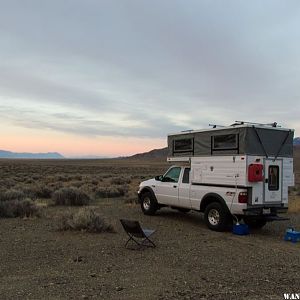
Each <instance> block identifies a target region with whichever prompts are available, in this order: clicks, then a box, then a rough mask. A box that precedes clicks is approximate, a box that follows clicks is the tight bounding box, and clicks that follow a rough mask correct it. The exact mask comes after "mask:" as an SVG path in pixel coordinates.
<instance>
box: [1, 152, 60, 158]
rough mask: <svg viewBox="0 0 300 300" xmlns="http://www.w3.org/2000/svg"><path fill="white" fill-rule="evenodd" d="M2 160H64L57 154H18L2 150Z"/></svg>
mask: <svg viewBox="0 0 300 300" xmlns="http://www.w3.org/2000/svg"><path fill="white" fill-rule="evenodd" d="M0 158H32V159H34V158H35V159H58V158H64V157H63V156H62V155H61V154H59V153H57V152H48V153H26V152H24V153H17V152H11V151H5V150H0Z"/></svg>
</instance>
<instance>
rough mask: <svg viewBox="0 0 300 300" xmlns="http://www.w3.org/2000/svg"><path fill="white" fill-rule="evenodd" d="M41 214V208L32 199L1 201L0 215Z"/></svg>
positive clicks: (29, 215)
mask: <svg viewBox="0 0 300 300" xmlns="http://www.w3.org/2000/svg"><path fill="white" fill-rule="evenodd" d="M32 216H39V209H38V207H37V206H36V204H35V203H34V202H33V201H32V200H31V199H25V200H10V201H0V217H2V218H16V217H32Z"/></svg>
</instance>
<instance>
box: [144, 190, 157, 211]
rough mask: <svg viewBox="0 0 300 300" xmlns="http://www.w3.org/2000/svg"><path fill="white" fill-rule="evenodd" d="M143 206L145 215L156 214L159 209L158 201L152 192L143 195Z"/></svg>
mask: <svg viewBox="0 0 300 300" xmlns="http://www.w3.org/2000/svg"><path fill="white" fill-rule="evenodd" d="M141 208H142V211H143V213H144V214H145V215H154V214H155V212H156V211H157V209H158V206H157V202H156V200H155V199H154V197H153V196H152V195H151V193H150V192H145V193H143V194H142V195H141Z"/></svg>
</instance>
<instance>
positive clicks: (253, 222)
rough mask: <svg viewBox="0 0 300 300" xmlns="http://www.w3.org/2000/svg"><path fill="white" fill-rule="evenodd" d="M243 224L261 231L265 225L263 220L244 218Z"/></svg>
mask: <svg viewBox="0 0 300 300" xmlns="http://www.w3.org/2000/svg"><path fill="white" fill-rule="evenodd" d="M244 222H245V224H247V225H248V226H249V227H250V228H252V229H261V228H263V227H264V226H265V225H266V223H267V221H266V220H265V219H258V218H253V217H252V218H251V217H244Z"/></svg>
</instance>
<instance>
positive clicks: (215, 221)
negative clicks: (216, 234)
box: [204, 202, 232, 231]
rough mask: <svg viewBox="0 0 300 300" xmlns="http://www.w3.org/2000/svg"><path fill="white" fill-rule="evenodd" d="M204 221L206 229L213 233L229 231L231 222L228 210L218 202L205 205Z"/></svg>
mask: <svg viewBox="0 0 300 300" xmlns="http://www.w3.org/2000/svg"><path fill="white" fill-rule="evenodd" d="M204 219H205V222H206V225H207V227H208V228H209V229H211V230H214V231H225V230H226V229H229V225H230V223H231V222H232V218H231V216H230V214H229V212H228V209H227V208H226V207H224V206H223V205H222V204H221V203H219V202H212V203H210V204H208V205H207V207H206V209H205V211H204Z"/></svg>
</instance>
